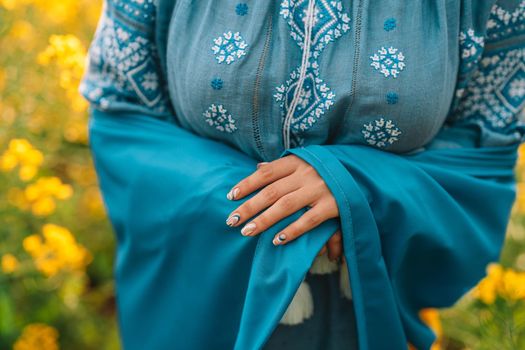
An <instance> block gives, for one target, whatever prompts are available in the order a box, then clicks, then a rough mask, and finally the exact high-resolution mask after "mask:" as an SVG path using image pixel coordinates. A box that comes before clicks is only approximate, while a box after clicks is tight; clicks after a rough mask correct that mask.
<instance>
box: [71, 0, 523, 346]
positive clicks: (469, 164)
mask: <svg viewBox="0 0 525 350" xmlns="http://www.w3.org/2000/svg"><path fill="white" fill-rule="evenodd" d="M524 35H525V1H518V0H499V1H495V0H482V1H479V0H461V1H448V2H432V1H428V2H417V3H416V4H414V3H411V2H398V1H369V0H355V1H352V2H350V1H341V0H333V1H329V0H282V1H252V0H246V1H244V2H237V1H227V0H221V1H186V0H177V1H170V0H107V1H106V2H105V6H104V10H103V15H102V17H101V19H100V23H99V26H98V29H97V32H96V35H95V38H94V40H93V43H92V45H91V48H90V55H89V68H88V71H87V73H86V75H85V77H84V79H83V82H82V85H81V92H82V93H83V95H84V96H85V97H86V98H87V99H88V100H89V101H90V102H91V105H92V109H91V118H90V141H91V149H92V152H93V156H94V161H95V166H96V169H97V173H98V176H99V180H100V185H101V189H102V192H103V195H104V200H105V203H106V207H107V210H108V214H109V217H110V219H111V221H112V224H113V226H114V228H115V233H116V235H117V240H118V242H117V243H118V246H117V259H116V264H115V277H116V286H117V291H116V292H117V302H118V317H119V325H120V332H121V335H122V341H123V345H124V348H126V349H135V348H136V349H164V348H170V349H171V348H175V349H232V348H234V349H258V348H262V347H266V348H269V349H278V348H287V349H292V348H301V349H310V348H311V349H342V348H345V349H351V348H354V349H357V348H359V349H385V348H388V349H404V348H406V346H407V343H410V344H411V345H413V346H415V347H416V348H418V349H428V348H429V347H430V345H431V344H432V342H433V341H434V335H433V334H432V332H431V331H430V330H429V329H428V328H427V327H426V326H425V325H424V324H423V323H422V322H421V320H420V319H419V318H418V312H419V310H421V309H423V308H427V307H444V306H450V305H452V304H453V303H454V302H455V301H456V300H457V299H458V298H459V297H460V296H461V295H462V294H463V293H465V292H466V291H468V289H470V288H471V287H472V286H474V285H475V284H476V283H477V281H479V279H480V278H481V277H482V276H483V274H484V268H485V266H486V264H487V263H489V262H491V261H494V260H497V259H498V255H499V251H500V249H501V246H502V242H503V239H504V233H505V228H506V224H507V221H508V217H509V213H510V209H511V206H512V203H513V200H514V195H515V194H514V184H515V182H514V181H515V180H514V174H513V167H514V164H515V160H516V154H517V152H516V150H517V147H518V146H519V144H520V143H521V142H523V140H524V134H525V129H524V127H523V124H522V123H521V121H519V119H518V116H519V114H520V111H521V110H522V108H523V106H524V104H525V39H524V38H525V36H524ZM257 163H261V164H259V165H258V166H257V167H256V164H257ZM225 221H226V224H225ZM343 248H344V249H343ZM318 254H321V256H324V258H323V259H324V262H320V263H319V264H317V265H316V264H314V266H312V262H313V261H314V259H315V260H316V261H318V260H319V259H320V258H318V259H316V255H318ZM326 254H328V256H329V258H330V261H327V259H326V256H327V255H326ZM339 257H344V259H343V261H342V264H341V272H340V274H338V273H336V272H335V271H336V270H337V268H338V264H337V262H334V261H338V260H340V259H338V258H339ZM310 268H312V269H313V270H311V272H324V273H327V274H323V275H319V274H314V273H308V270H309V269H310ZM346 269H347V270H346ZM347 271H348V272H347ZM340 277H342V278H341V282H339V279H340ZM345 278H347V279H348V278H349V281H350V286H351V301H349V300H348V298H346V299H345V298H342V297H341V295H342V294H346V295H347V296H350V295H349V293H348V292H349V290H348V288H347V287H350V286H345V283H344V282H345ZM340 288H341V290H342V291H343V293H341V292H340V290H339V289H340ZM344 291H346V293H344ZM294 295H296V297H295V299H293V298H294ZM292 299H293V302H292ZM312 303H313V310H312ZM279 321H281V323H279ZM292 324H295V325H292Z"/></svg>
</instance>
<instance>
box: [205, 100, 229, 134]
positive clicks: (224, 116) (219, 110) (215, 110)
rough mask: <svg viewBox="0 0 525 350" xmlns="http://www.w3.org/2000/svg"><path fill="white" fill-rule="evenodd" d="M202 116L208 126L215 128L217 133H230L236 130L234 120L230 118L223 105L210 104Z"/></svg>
mask: <svg viewBox="0 0 525 350" xmlns="http://www.w3.org/2000/svg"><path fill="white" fill-rule="evenodd" d="M203 115H204V117H205V118H206V122H207V123H208V125H210V126H213V127H215V129H217V130H219V131H223V132H227V133H232V132H234V131H235V130H237V127H236V126H235V119H233V118H232V116H231V115H230V114H229V113H228V111H227V110H226V108H224V106H223V105H215V104H212V105H211V106H210V107H208V109H207V110H206V111H205V112H204V113H203Z"/></svg>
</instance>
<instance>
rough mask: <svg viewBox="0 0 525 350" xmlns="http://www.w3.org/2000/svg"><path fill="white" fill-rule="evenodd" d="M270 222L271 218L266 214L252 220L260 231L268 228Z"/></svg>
mask: <svg viewBox="0 0 525 350" xmlns="http://www.w3.org/2000/svg"><path fill="white" fill-rule="evenodd" d="M270 221H271V218H269V217H268V214H261V215H259V216H258V217H257V219H255V220H254V222H255V225H256V226H257V227H258V228H259V229H261V230H262V229H264V228H266V227H268V226H270Z"/></svg>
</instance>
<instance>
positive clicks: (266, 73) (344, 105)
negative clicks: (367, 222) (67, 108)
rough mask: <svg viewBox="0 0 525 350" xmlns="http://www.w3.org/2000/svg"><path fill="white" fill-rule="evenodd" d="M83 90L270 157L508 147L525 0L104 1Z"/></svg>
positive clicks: (522, 56)
mask: <svg viewBox="0 0 525 350" xmlns="http://www.w3.org/2000/svg"><path fill="white" fill-rule="evenodd" d="M80 89H81V92H82V93H83V94H84V96H85V97H86V98H88V99H89V100H90V101H91V102H92V104H93V106H95V107H97V108H100V109H103V110H106V111H111V110H119V109H125V110H134V111H137V112H141V113H146V114H150V115H153V116H157V117H164V118H170V119H172V120H173V121H175V122H176V123H179V124H180V125H181V126H183V127H184V128H186V129H189V130H191V131H193V132H195V133H197V134H200V135H203V136H205V137H209V138H213V139H219V140H222V141H224V142H226V143H228V144H230V145H233V146H235V147H237V148H239V149H241V150H242V151H244V152H245V153H247V154H249V155H251V156H253V157H255V158H257V159H260V160H272V159H275V158H277V157H278V156H279V154H280V153H281V152H282V151H283V150H284V148H288V147H296V146H302V145H309V144H352V143H354V144H355V143H357V144H366V145H370V146H372V147H377V148H380V149H384V150H386V151H391V152H398V153H403V152H411V151H416V150H418V149H422V148H430V147H441V146H444V145H445V146H447V147H454V145H455V144H458V143H459V144H460V143H461V142H470V143H475V144H477V145H478V146H489V145H492V146H497V145H507V144H511V143H516V142H521V141H522V139H523V135H524V131H523V125H522V122H521V121H520V120H519V118H518V114H519V112H520V111H521V110H522V108H523V107H524V105H525V1H521V0H499V1H495V0H483V1H480V0H470V1H468V0H462V1H449V2H437V3H435V2H417V3H413V2H385V1H368V0H356V1H352V2H342V1H341V0H333V1H329V0H315V1H313V0H312V1H309V0H281V1H257V2H256V1H246V2H237V1H229V0H220V1H188V0H177V1H169V0H158V1H157V0H142V1H137V0H128V1H127V0H106V2H105V7H104V10H103V15H102V17H101V19H100V23H99V26H98V29H97V32H96V35H95V38H94V40H93V43H92V45H91V48H90V56H89V69H88V71H87V73H86V75H85V77H84V79H83V82H82V85H81V88H80ZM452 126H453V128H452ZM459 133H461V135H462V136H461V137H459ZM436 136H439V137H436ZM461 138H462V140H461ZM466 139H468V141H465V140H466Z"/></svg>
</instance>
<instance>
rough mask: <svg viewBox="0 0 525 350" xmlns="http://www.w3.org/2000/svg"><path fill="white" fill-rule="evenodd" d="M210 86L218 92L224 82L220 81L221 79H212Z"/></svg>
mask: <svg viewBox="0 0 525 350" xmlns="http://www.w3.org/2000/svg"><path fill="white" fill-rule="evenodd" d="M210 85H211V87H212V88H213V89H214V90H220V89H222V86H223V85H224V82H223V81H222V79H221V78H213V79H212V81H211V82H210Z"/></svg>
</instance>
